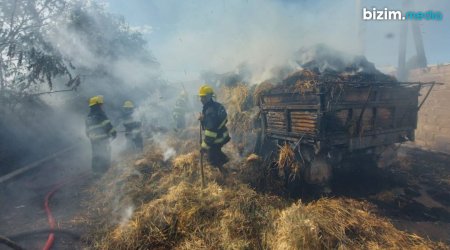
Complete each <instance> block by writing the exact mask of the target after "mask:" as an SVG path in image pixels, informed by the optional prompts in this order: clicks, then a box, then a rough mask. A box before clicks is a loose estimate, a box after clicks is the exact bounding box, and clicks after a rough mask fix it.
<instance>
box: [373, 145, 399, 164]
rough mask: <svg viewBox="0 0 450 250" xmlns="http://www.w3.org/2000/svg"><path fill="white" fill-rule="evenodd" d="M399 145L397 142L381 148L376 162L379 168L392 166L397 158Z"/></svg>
mask: <svg viewBox="0 0 450 250" xmlns="http://www.w3.org/2000/svg"><path fill="white" fill-rule="evenodd" d="M398 148H399V147H398V146H396V145H395V144H392V145H388V146H384V147H382V148H380V150H379V151H380V153H379V154H378V157H377V158H376V164H377V167H378V168H387V167H389V166H391V165H392V164H393V163H394V161H395V160H396V159H397V153H398Z"/></svg>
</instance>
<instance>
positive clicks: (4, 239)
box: [0, 146, 89, 250]
mask: <svg viewBox="0 0 450 250" xmlns="http://www.w3.org/2000/svg"><path fill="white" fill-rule="evenodd" d="M74 148H75V146H72V147H69V148H66V149H64V150H61V151H60V152H58V153H56V154H53V155H51V156H49V157H46V158H44V159H42V160H39V161H37V162H36V163H35V164H31V165H29V166H26V167H23V168H21V169H19V170H17V171H14V172H13V173H11V174H9V175H6V176H2V178H0V183H2V182H5V181H8V180H10V179H12V178H14V177H16V176H18V175H20V174H22V173H23V172H25V171H28V170H30V169H32V168H35V167H37V166H39V165H40V164H42V163H43V162H45V161H48V160H49V159H52V158H55V157H56V156H58V155H61V154H63V153H65V152H68V151H70V150H72V149H74ZM88 174H89V172H83V173H81V174H79V175H77V176H75V177H71V178H67V179H65V180H63V181H61V182H59V183H57V184H55V185H54V186H53V188H52V189H51V190H50V191H49V192H48V193H47V194H46V196H45V200H44V208H45V212H46V214H47V217H48V223H49V226H50V229H44V230H35V231H31V232H25V233H20V234H18V235H13V236H9V237H5V236H2V235H0V244H3V245H6V246H8V247H10V248H11V249H14V250H22V249H25V248H23V247H21V246H20V245H19V244H17V243H16V242H14V241H13V240H12V239H15V238H20V237H25V236H28V235H33V234H40V233H49V235H48V238H47V241H46V243H45V245H44V247H43V249H44V250H48V249H51V247H52V246H53V243H54V241H55V233H64V234H68V235H71V236H72V238H74V239H79V236H78V235H76V234H74V233H72V232H69V231H66V230H59V229H56V220H55V218H54V217H53V215H52V212H51V209H50V200H51V198H52V196H53V195H54V194H55V193H56V192H57V191H58V190H59V189H61V188H62V187H63V186H65V185H68V184H71V183H73V182H75V181H76V180H78V179H80V178H82V177H86V176H87V175H88Z"/></svg>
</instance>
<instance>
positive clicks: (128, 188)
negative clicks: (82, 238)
mask: <svg viewBox="0 0 450 250" xmlns="http://www.w3.org/2000/svg"><path fill="white" fill-rule="evenodd" d="M167 140H168V144H170V145H176V144H178V145H180V146H179V148H176V149H177V151H181V152H187V151H189V150H188V149H187V148H188V147H189V143H187V144H184V143H182V140H180V139H179V138H176V137H170V138H167ZM198 161H199V153H198V152H197V151H195V150H194V151H192V148H191V150H190V152H189V153H184V154H180V155H178V156H176V157H174V158H172V159H170V160H168V161H164V160H163V150H162V148H160V146H159V145H158V144H156V143H153V144H150V145H147V147H146V153H145V154H144V157H143V158H142V159H139V160H136V159H134V158H129V159H128V160H124V161H123V162H121V163H119V164H117V165H115V166H114V168H112V169H111V170H110V171H109V172H108V173H107V174H106V175H105V176H104V177H103V178H102V179H101V180H100V181H99V182H98V183H97V184H96V186H95V187H94V188H93V189H91V192H92V193H93V197H92V200H91V201H90V203H88V207H89V210H88V211H89V213H88V214H87V215H85V216H86V218H85V220H84V223H88V224H89V227H90V228H91V229H92V231H91V232H90V235H88V236H87V237H86V241H87V242H88V244H89V245H91V246H93V248H95V249H215V248H222V249H299V248H307V249H311V248H313V249H316V248H321V249H330V248H366V249H367V248H370V249H380V248H416V249H419V248H420V249H439V248H441V249H444V248H445V247H446V246H444V245H441V244H437V243H433V242H431V241H428V240H425V239H422V238H420V237H418V236H415V235H410V234H407V233H405V232H402V231H399V230H397V229H395V228H394V227H393V225H392V224H391V223H390V222H389V221H387V220H385V219H383V218H380V217H378V216H376V215H375V211H376V210H375V208H374V207H372V206H371V205H370V204H368V203H366V202H359V201H355V200H351V199H342V198H337V199H320V200H318V201H315V202H312V203H302V202H300V201H298V202H292V201H289V200H287V199H283V198H282V197H279V196H275V195H270V194H263V193H259V192H257V191H255V190H253V189H252V188H250V187H249V186H248V185H247V184H246V183H244V182H243V181H242V179H243V178H241V177H240V176H236V174H230V175H228V176H223V175H222V174H220V172H219V171H218V170H217V169H215V168H211V167H210V166H208V165H207V166H206V167H205V176H206V181H207V183H208V184H207V187H206V188H204V189H202V188H201V181H200V175H199V166H198ZM233 164H237V165H239V166H240V168H243V169H244V168H250V166H253V167H255V166H256V165H259V164H261V161H260V159H258V157H256V156H253V157H249V158H248V159H245V160H239V159H237V160H235V162H234V163H233ZM256 169H257V168H256V167H255V168H253V170H256ZM240 174H242V173H241V172H239V173H237V175H240ZM250 174H252V173H250ZM254 174H255V173H253V175H254Z"/></svg>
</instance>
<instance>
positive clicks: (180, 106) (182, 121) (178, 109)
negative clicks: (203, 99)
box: [172, 94, 189, 129]
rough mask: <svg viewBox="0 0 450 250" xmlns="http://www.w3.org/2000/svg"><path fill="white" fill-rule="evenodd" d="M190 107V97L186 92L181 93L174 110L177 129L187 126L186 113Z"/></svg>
mask: <svg viewBox="0 0 450 250" xmlns="http://www.w3.org/2000/svg"><path fill="white" fill-rule="evenodd" d="M188 109H189V104H188V99H187V96H186V94H181V95H180V97H178V99H177V101H176V103H175V108H174V109H173V112H172V117H173V120H174V121H175V128H176V129H184V128H185V127H186V118H185V114H186V112H187V111H188Z"/></svg>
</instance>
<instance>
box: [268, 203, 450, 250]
mask: <svg viewBox="0 0 450 250" xmlns="http://www.w3.org/2000/svg"><path fill="white" fill-rule="evenodd" d="M372 210H373V207H371V205H369V204H368V203H366V202H360V201H355V200H351V199H321V200H318V201H315V202H312V203H309V204H303V203H301V202H298V203H295V204H293V205H292V206H290V207H289V208H287V209H285V210H283V211H281V214H280V216H279V218H278V219H277V220H276V221H275V230H274V231H273V233H272V234H271V235H270V237H269V239H270V240H269V242H270V243H271V244H270V248H271V249H283V250H285V249H286V250H288V249H448V248H447V246H445V245H444V244H442V243H433V242H430V241H428V240H425V239H423V238H421V237H419V236H416V235H413V234H408V233H405V232H403V231H399V230H397V229H396V228H395V227H394V226H393V225H392V224H391V223H390V222H389V221H388V220H386V219H383V218H380V217H377V216H376V215H374V214H373V213H372V212H371V211H372Z"/></svg>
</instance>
